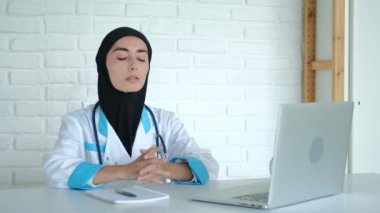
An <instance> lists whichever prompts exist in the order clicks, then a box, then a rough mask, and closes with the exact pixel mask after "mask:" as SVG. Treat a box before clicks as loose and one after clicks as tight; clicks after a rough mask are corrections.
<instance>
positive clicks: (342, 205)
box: [0, 174, 380, 213]
mask: <svg viewBox="0 0 380 213" xmlns="http://www.w3.org/2000/svg"><path fill="white" fill-rule="evenodd" d="M252 181H253V180H239V181H213V182H210V183H209V184H207V185H205V186H183V185H172V184H162V185H149V186H148V187H149V188H152V189H156V190H159V191H162V192H166V193H169V194H170V196H171V197H170V199H169V200H166V201H160V202H154V203H147V204H134V205H128V204H109V203H106V202H103V201H99V200H97V199H94V198H91V197H89V196H87V195H85V194H84V192H83V191H75V190H69V189H51V188H47V187H44V186H41V187H34V188H11V189H0V212H2V213H16V212H54V213H59V212H65V213H69V212H70V213H73V212H91V213H96V212H138V213H144V212H149V213H156V212H157V213H158V212H168V213H169V212H176V213H178V212H181V213H186V212H191V213H197V212H218V213H222V212H265V213H266V212H278V213H282V212H284V213H285V212H286V213H290V212H292V213H293V212H318V213H321V212H323V213H328V212H334V213H339V212H359V213H361V212H365V213H372V212H373V213H375V212H376V213H378V212H380V175H379V174H356V175H348V176H347V177H346V182H345V189H344V192H343V193H341V194H339V195H335V196H331V197H327V198H322V199H318V200H314V201H309V202H305V203H301V204H297V205H293V206H288V207H283V208H279V209H275V210H270V211H267V210H257V209H250V208H244V207H234V206H228V205H220V204H212V203H202V202H196V201H191V200H189V199H188V196H189V194H191V193H193V192H194V191H199V190H210V189H213V188H228V187H231V186H237V185H244V184H247V183H250V182H252ZM115 184H120V183H115ZM115 184H114V185H115ZM123 184H124V185H125V184H130V182H127V183H126V182H124V183H123ZM110 186H112V184H111V185H110Z"/></svg>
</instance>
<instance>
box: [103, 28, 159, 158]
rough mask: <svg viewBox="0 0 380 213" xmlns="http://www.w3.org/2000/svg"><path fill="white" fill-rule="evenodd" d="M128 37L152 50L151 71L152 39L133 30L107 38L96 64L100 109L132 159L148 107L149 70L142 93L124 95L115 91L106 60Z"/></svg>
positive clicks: (120, 29) (109, 35) (113, 34)
mask: <svg viewBox="0 0 380 213" xmlns="http://www.w3.org/2000/svg"><path fill="white" fill-rule="evenodd" d="M126 36H135V37H137V38H139V39H141V40H142V41H143V42H144V43H145V45H146V47H147V48H148V60H149V68H150V61H151V58H152V48H151V46H150V44H149V41H148V39H147V38H146V37H145V36H144V35H143V34H142V33H141V32H139V31H137V30H135V29H132V28H129V27H120V28H117V29H115V30H113V31H111V32H110V33H108V35H106V37H105V38H104V39H103V41H102V43H101V45H100V47H99V50H98V53H97V55H96V64H97V68H98V96H99V104H100V107H101V108H102V110H103V112H104V114H105V116H106V118H107V120H108V122H109V123H110V124H111V126H112V127H113V129H114V130H115V132H116V134H117V135H118V136H119V138H120V140H121V142H122V143H123V145H124V148H125V149H126V150H127V152H128V154H129V155H130V156H131V155H132V146H133V142H134V140H135V137H136V131H137V128H138V126H139V122H140V118H141V113H142V110H143V107H144V102H145V95H146V89H147V82H148V75H149V70H148V73H147V77H146V80H145V83H144V86H143V87H142V88H141V90H140V91H137V92H130V93H124V92H121V91H119V90H116V89H115V88H114V87H113V85H112V83H111V80H110V77H109V74H108V70H107V66H106V57H107V54H108V52H109V51H110V49H111V48H112V46H113V45H114V44H115V43H116V42H117V41H118V40H119V39H121V38H123V37H126Z"/></svg>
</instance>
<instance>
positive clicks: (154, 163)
mask: <svg viewBox="0 0 380 213" xmlns="http://www.w3.org/2000/svg"><path fill="white" fill-rule="evenodd" d="M160 150H161V149H160V148H159V147H151V148H149V149H147V150H144V149H141V150H140V152H141V155H140V156H139V157H138V158H137V159H136V160H135V161H134V162H133V163H132V165H131V166H132V167H135V174H136V179H137V181H139V182H141V183H151V182H153V183H162V181H163V179H165V178H170V175H171V174H170V172H169V167H170V163H168V162H167V161H166V160H164V159H159V158H157V152H160Z"/></svg>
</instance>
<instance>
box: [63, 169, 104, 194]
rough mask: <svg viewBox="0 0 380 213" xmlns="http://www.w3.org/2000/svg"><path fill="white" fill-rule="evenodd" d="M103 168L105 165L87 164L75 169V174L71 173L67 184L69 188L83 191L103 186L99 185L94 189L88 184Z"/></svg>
mask: <svg viewBox="0 0 380 213" xmlns="http://www.w3.org/2000/svg"><path fill="white" fill-rule="evenodd" d="M102 167H103V165H99V164H92V163H87V162H82V163H80V164H79V165H78V166H77V167H75V169H74V171H73V173H71V175H70V177H69V181H68V183H67V184H68V186H69V187H70V188H71V189H81V190H87V189H94V188H98V187H100V186H102V185H98V186H95V187H93V186H89V185H87V182H88V181H89V180H91V179H92V178H93V177H94V176H95V174H96V173H97V172H98V171H99V169H101V168H102Z"/></svg>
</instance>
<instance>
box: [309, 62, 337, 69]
mask: <svg viewBox="0 0 380 213" xmlns="http://www.w3.org/2000/svg"><path fill="white" fill-rule="evenodd" d="M331 67H332V63H331V61H313V62H311V69H312V70H331Z"/></svg>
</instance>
